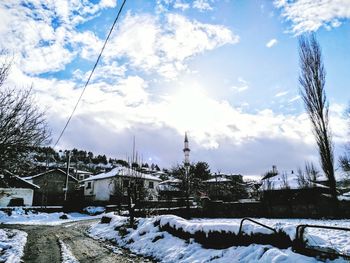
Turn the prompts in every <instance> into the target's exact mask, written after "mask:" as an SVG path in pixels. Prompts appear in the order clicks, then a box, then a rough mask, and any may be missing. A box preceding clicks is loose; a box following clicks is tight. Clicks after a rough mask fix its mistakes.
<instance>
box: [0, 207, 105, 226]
mask: <svg viewBox="0 0 350 263" xmlns="http://www.w3.org/2000/svg"><path fill="white" fill-rule="evenodd" d="M62 215H64V213H63V212H57V213H34V212H32V211H29V212H28V213H27V214H26V213H25V211H24V210H23V209H21V208H17V209H14V210H13V211H12V214H11V215H10V216H9V215H8V214H7V213H5V212H3V211H0V223H3V224H21V225H60V224H63V223H68V222H75V221H80V220H86V219H94V218H100V217H101V216H102V215H96V216H90V215H86V214H81V213H68V214H66V215H67V217H68V219H60V217H61V216H62Z"/></svg>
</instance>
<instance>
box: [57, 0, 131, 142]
mask: <svg viewBox="0 0 350 263" xmlns="http://www.w3.org/2000/svg"><path fill="white" fill-rule="evenodd" d="M125 2H126V0H124V1H123V3H122V5H121V7H120V9H119V11H118V14H117V16H116V18H115V19H114V22H113V24H112V27H111V28H110V30H109V33H108V35H107V38H106V40H105V42H104V44H103V47H102V49H101V52H100V54H99V55H98V57H97V60H96V62H95V65H94V67H93V68H92V71H91V72H90V75H89V77H88V79H87V81H86V82H85V85H84V88H83V90H82V92H81V94H80V96H79V98H78V101H77V103H76V104H75V106H74V108H73V111H72V113H71V115H70V116H69V118H68V120H67V122H66V124H65V125H64V127H63V129H62V131H61V133H60V136H59V137H58V139H57V141H56V143H55V145H54V146H53V147H54V148H55V147H56V146H57V144H58V143H59V141H60V140H61V138H62V136H63V134H64V132H65V130H66V128H67V126H68V124H69V122H70V121H71V119H72V117H73V115H74V113H75V110H76V109H77V107H78V104H79V102H80V100H81V98H82V97H83V95H84V92H85V90H86V87H87V86H88V85H89V82H90V79H91V77H92V75H93V74H94V71H95V69H96V67H97V64H98V62H99V61H100V59H101V56H102V53H103V51H104V49H105V47H106V45H107V42H108V40H109V37H110V36H111V34H112V31H113V29H114V26H115V24H116V23H117V21H118V19H119V16H120V13H121V12H122V10H123V7H124V4H125Z"/></svg>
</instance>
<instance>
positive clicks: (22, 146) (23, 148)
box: [0, 62, 50, 173]
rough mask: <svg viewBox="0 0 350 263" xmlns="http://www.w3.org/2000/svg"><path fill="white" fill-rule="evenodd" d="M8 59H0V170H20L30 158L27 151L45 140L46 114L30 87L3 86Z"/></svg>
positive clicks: (46, 140)
mask: <svg viewBox="0 0 350 263" xmlns="http://www.w3.org/2000/svg"><path fill="white" fill-rule="evenodd" d="M9 70H10V63H6V62H3V63H0V172H1V170H5V169H7V170H10V171H11V172H14V173H21V171H23V167H26V166H27V165H28V164H29V162H28V160H27V159H26V156H27V153H28V151H30V150H31V149H33V148H35V147H38V146H41V145H43V144H44V143H45V142H48V139H49V137H50V132H49V130H48V128H47V124H46V120H45V115H44V113H43V112H42V111H40V110H39V108H37V107H36V106H35V103H34V101H33V98H32V96H31V89H29V90H24V91H16V90H15V89H9V88H5V87H4V83H5V81H6V78H7V76H8V73H9Z"/></svg>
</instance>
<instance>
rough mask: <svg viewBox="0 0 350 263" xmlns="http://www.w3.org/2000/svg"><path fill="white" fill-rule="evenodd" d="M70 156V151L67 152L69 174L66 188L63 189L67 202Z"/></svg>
mask: <svg viewBox="0 0 350 263" xmlns="http://www.w3.org/2000/svg"><path fill="white" fill-rule="evenodd" d="M70 156H71V153H70V151H67V173H66V175H67V177H66V187H65V188H63V191H64V201H67V193H68V181H69V165H70Z"/></svg>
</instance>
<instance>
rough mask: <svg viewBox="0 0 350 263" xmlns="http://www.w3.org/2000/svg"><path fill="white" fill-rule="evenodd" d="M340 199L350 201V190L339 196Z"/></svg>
mask: <svg viewBox="0 0 350 263" xmlns="http://www.w3.org/2000/svg"><path fill="white" fill-rule="evenodd" d="M338 199H339V200H340V201H350V192H346V193H344V194H342V195H340V196H338Z"/></svg>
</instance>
